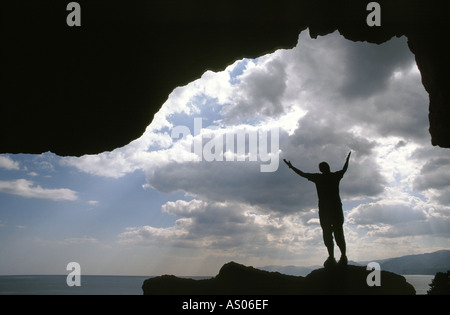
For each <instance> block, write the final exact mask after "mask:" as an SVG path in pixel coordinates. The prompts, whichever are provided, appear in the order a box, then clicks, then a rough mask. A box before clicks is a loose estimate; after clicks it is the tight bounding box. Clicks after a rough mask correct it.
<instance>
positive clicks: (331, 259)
mask: <svg viewBox="0 0 450 315" xmlns="http://www.w3.org/2000/svg"><path fill="white" fill-rule="evenodd" d="M323 266H324V267H325V268H332V267H334V266H336V259H334V257H328V259H327V260H325V262H324V263H323Z"/></svg>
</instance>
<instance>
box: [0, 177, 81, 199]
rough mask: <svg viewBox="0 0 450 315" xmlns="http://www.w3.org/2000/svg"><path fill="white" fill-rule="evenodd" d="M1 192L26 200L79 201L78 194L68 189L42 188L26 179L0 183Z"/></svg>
mask: <svg viewBox="0 0 450 315" xmlns="http://www.w3.org/2000/svg"><path fill="white" fill-rule="evenodd" d="M0 192H2V193H7V194H12V195H18V196H22V197H26V198H40V199H49V200H53V201H63V200H67V201H73V200H77V199H78V197H77V193H76V192H75V191H73V190H70V189H67V188H56V189H49V188H42V187H41V186H39V185H35V184H34V182H32V181H30V180H26V179H17V180H13V181H0Z"/></svg>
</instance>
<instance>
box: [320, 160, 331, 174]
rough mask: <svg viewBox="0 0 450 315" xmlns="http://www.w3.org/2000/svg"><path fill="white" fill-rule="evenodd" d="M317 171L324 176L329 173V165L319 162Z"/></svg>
mask: <svg viewBox="0 0 450 315" xmlns="http://www.w3.org/2000/svg"><path fill="white" fill-rule="evenodd" d="M319 170H320V171H321V172H322V173H324V174H326V173H330V165H328V163H327V162H321V163H320V164H319Z"/></svg>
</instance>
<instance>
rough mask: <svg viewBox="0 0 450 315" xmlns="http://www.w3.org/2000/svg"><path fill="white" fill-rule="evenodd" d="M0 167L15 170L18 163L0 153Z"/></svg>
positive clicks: (17, 168) (18, 167)
mask: <svg viewBox="0 0 450 315" xmlns="http://www.w3.org/2000/svg"><path fill="white" fill-rule="evenodd" d="M0 168H4V169H7V170H16V171H17V170H19V169H20V164H19V162H16V161H14V160H13V159H11V158H10V157H9V156H7V155H0Z"/></svg>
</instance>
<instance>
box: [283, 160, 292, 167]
mask: <svg viewBox="0 0 450 315" xmlns="http://www.w3.org/2000/svg"><path fill="white" fill-rule="evenodd" d="M283 161H284V163H286V164H287V166H289V168H292V164H291V161H286V159H283Z"/></svg>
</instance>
